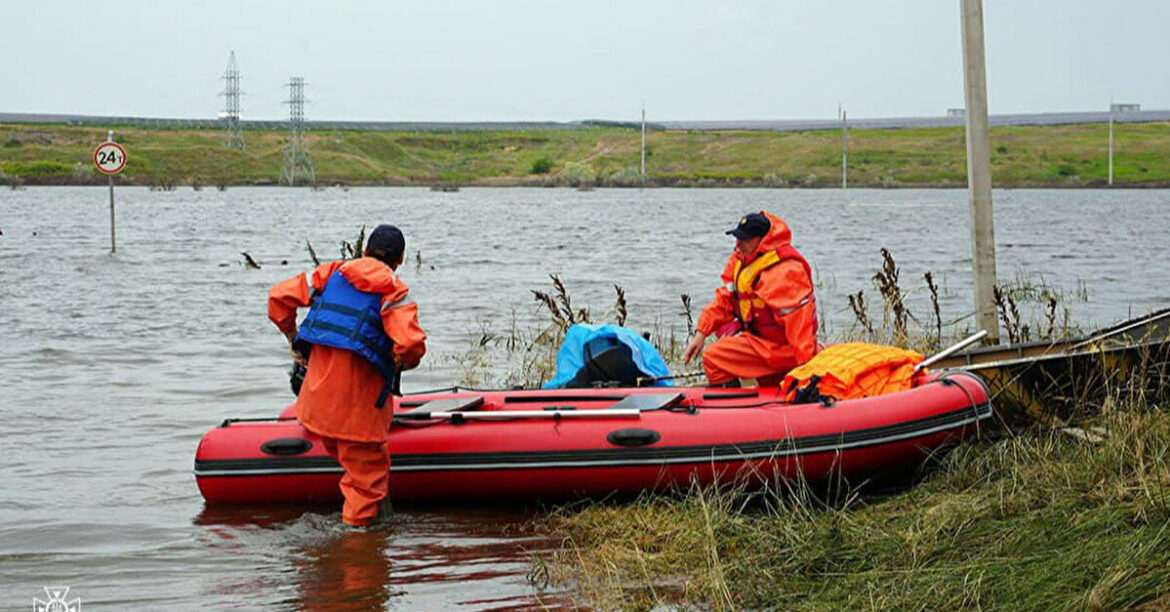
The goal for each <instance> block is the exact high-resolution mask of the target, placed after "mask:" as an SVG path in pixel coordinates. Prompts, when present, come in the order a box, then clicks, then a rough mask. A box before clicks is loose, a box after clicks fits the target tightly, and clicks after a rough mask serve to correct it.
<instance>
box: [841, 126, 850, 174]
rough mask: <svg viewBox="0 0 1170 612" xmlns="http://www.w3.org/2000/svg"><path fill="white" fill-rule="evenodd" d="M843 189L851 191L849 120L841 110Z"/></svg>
mask: <svg viewBox="0 0 1170 612" xmlns="http://www.w3.org/2000/svg"><path fill="white" fill-rule="evenodd" d="M841 189H849V119H848V117H847V114H846V112H845V109H841Z"/></svg>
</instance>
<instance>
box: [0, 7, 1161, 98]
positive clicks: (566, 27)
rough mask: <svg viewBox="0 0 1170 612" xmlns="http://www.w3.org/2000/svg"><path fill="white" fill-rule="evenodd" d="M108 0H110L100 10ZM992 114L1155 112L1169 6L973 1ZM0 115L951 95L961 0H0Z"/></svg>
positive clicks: (956, 92)
mask: <svg viewBox="0 0 1170 612" xmlns="http://www.w3.org/2000/svg"><path fill="white" fill-rule="evenodd" d="M115 7H117V8H115ZM984 12H985V17H986V24H985V27H986V42H987V56H988V89H989V102H990V106H991V112H993V113H1015V112H1043V111H1079V110H1098V109H1099V110H1104V109H1105V108H1107V106H1108V103H1109V100H1110V98H1113V99H1114V100H1116V101H1118V102H1131V101H1132V102H1138V103H1141V104H1142V105H1143V108H1170V35H1168V33H1167V27H1168V26H1170V0H1116V1H1114V2H1104V1H1093V2H1090V1H1087V0H1060V1H1057V0H984ZM0 15H2V19H0V23H2V24H3V37H4V42H5V45H4V46H5V48H6V50H7V52H8V53H7V58H6V60H5V61H3V62H0V111H7V112H45V113H79V114H113V115H145V116H165V117H212V116H215V114H216V113H217V112H218V111H219V110H221V109H222V105H223V99H222V98H220V97H218V96H217V95H216V94H217V93H218V92H219V91H220V90H221V89H222V82H221V81H220V76H221V75H222V73H223V70H224V68H225V66H226V63H227V58H228V52H229V51H230V50H233V49H234V50H235V51H236V55H237V57H238V61H239V65H240V70H241V72H242V74H243V81H242V82H243V87H242V89H243V90H244V92H245V96H244V98H243V101H242V105H241V106H242V108H243V114H244V117H245V118H252V119H278V118H283V117H285V116H287V112H288V111H287V107H285V106H284V105H283V104H282V101H283V100H285V98H286V97H287V90H286V89H285V88H283V87H282V84H283V83H285V82H287V80H288V77H289V76H291V75H297V76H303V77H305V79H306V81H307V83H308V85H307V87H306V96H307V97H308V98H309V101H310V103H309V106H308V108H307V110H306V116H307V118H309V119H347V120H410V121H415V120H557V121H565V120H574V119H585V118H606V119H633V118H635V117H636V116H637V114H638V109H639V106H640V104H641V103H642V101H643V100H644V101H645V103H646V106H647V113H648V117H649V118H650V119H660V120H685V119H695V120H717V119H800V118H824V117H835V116H836V113H837V103H838V102H841V103H843V104H844V105H845V107H846V108H847V109H848V111H849V114H850V116H853V117H888V116H923V115H940V114H943V112H944V111H945V109H946V108H948V107H958V106H962V104H963V81H962V71H961V68H962V64H961V55H962V50H961V41H960V37H959V0H772V1H770V2H768V1H749V0H735V1H734V2H732V1H725V2H714V1H711V2H691V1H686V0H661V1H659V0H654V1H637V0H626V1H625V2H605V1H598V0H589V1H585V0H578V1H575V2H561V1H558V0H531V1H530V0H524V1H509V0H491V1H488V0H483V1H473V0H464V1H461V2H453V1H448V0H418V1H396V2H391V1H384V0H382V1H375V0H368V1H366V2H357V1H354V0H324V1H321V0H317V1H313V2H308V1H299V0H279V1H277V0H273V1H259V0H256V1H250V2H244V1H241V0H235V1H206V2H200V1H198V0H191V1H186V2H176V1H173V0H165V1H163V0H118V1H114V2H94V1H92V0H72V1H66V0H39V1H38V2H17V1H15V0H5V1H4V2H3V4H2V5H0Z"/></svg>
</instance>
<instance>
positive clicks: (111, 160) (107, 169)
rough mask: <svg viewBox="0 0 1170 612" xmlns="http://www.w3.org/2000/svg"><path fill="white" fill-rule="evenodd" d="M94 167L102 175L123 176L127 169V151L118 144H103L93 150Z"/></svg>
mask: <svg viewBox="0 0 1170 612" xmlns="http://www.w3.org/2000/svg"><path fill="white" fill-rule="evenodd" d="M93 165H94V166H96V167H97V170H98V172H101V173H102V174H109V175H111V176H112V175H115V174H121V173H122V170H123V169H124V168H126V149H123V148H122V145H120V144H118V143H116V142H103V143H102V144H100V145H98V146H97V148H96V149H94V150H93Z"/></svg>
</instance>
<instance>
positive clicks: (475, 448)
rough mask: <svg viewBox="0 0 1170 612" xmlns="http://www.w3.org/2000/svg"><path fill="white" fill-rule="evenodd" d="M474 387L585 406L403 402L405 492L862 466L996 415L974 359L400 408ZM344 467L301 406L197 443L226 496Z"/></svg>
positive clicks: (450, 496)
mask: <svg viewBox="0 0 1170 612" xmlns="http://www.w3.org/2000/svg"><path fill="white" fill-rule="evenodd" d="M668 393H677V394H679V396H678V397H677V401H674V402H673V403H672V404H671V405H670V406H667V407H664V408H660V409H655V410H648V411H643V412H636V413H635V414H634V415H632V416H631V415H628V414H622V415H616V414H615V415H612V416H611V415H607V414H606V410H609V409H613V412H615V413H617V412H620V411H619V410H617V407H618V406H617V405H618V403H619V402H620V401H621V400H622V398H624V397H627V396H630V395H647V396H655V395H656V396H658V397H666V396H667V395H666V394H668ZM473 396H478V397H483V399H484V402H483V405H482V407H480V408H479V409H478V410H477V414H479V415H491V414H492V413H493V412H500V411H510V412H512V413H515V411H516V408H517V407H522V408H523V409H524V410H527V411H532V410H550V409H553V410H561V411H565V410H567V409H569V408H572V409H573V410H574V411H575V412H577V413H578V415H580V414H582V413H588V414H587V416H583V417H582V418H513V419H508V420H477V421H470V420H469V421H464V422H462V423H459V422H452V421H451V420H450V419H449V418H448V419H443V420H439V419H422V420H406V419H405V418H403V416H399V417H396V422H398V423H399V425H396V426H395V427H393V428H392V429H391V431H390V434H389V436H388V442H387V446H388V448H389V451H390V455H391V470H390V471H391V477H390V495H391V498H392V499H393V500H395V501H402V502H407V501H475V500H547V501H557V500H566V499H578V498H597V497H603V496H608V495H614V494H635V493H639V492H642V491H647V490H657V491H662V490H669V489H672V488H678V487H687V486H691V485H692V484H694V483H697V484H700V485H710V484H715V483H729V484H730V483H736V484H740V485H743V486H748V487H756V486H763V485H765V484H767V483H769V482H778V481H781V480H786V481H796V480H806V481H810V482H811V481H820V480H824V479H826V478H829V477H842V478H845V479H849V480H853V479H860V478H864V477H865V476H867V475H870V474H873V473H875V472H888V471H891V470H914V469H917V468H918V467H919V466H920V465H921V464H922V462H923V461H924V460H925V459H926V458H927V457H929V456H931V455H932V454H935V453H937V452H938V451H939V450H940V449H943V448H946V447H948V446H950V445H953V444H955V443H957V442H959V441H961V440H962V439H963V438H965V437H968V436H970V435H972V434H974V433H975V432H976V431H977V430H978V428H979V427H980V426H981V423H982V422H983V421H984V420H985V419H987V418H988V417H990V416H991V406H990V403H989V401H988V395H987V392H986V388H985V386H984V384H983V383H982V381H981V380H980V379H979V378H978V377H976V376H974V375H971V374H968V373H965V372H951V373H947V374H945V375H942V376H936V377H934V378H932V379H931V380H930V381H928V382H925V383H924V384H922V385H920V386H918V387H917V388H915V389H911V390H909V391H905V392H902V393H897V394H891V395H886V396H882V397H877V398H866V399H861V400H850V401H842V402H838V403H836V404H834V405H832V406H824V405H821V404H802V405H793V404H786V403H782V402H780V400H779V397H778V393H777V392H775V391H773V390H753V391H747V390H716V389H703V388H688V389H672V390H669V391H664V390H663V389H601V390H578V391H513V392H503V391H501V392H485V393H473V392H467V391H462V392H453V393H440V394H429V395H425V396H411V397H407V398H403V401H402V402H401V404H400V409H399V410H400V412H405V411H407V410H411V409H412V408H413V409H414V410H416V411H417V410H425V408H426V404H425V403H426V402H428V401H433V400H450V399H460V398H468V397H473ZM420 405H421V406H422V407H421V408H418V406H420ZM396 414H398V413H396ZM578 415H573V416H578ZM341 474H342V471H341V468H340V467H339V466H338V464H337V463H336V462H335V461H334V460H333V459H332V458H331V457H329V455H328V454H326V453H325V451H324V447H323V445H322V444H321V441H320V439H319V438H318V437H317V436H316V435H314V434H313V433H312V432H310V431H308V430H306V429H305V428H304V427H303V426H302V425H300V424H299V423H298V422H296V420H295V419H293V418H291V414H289V412H288V411H286V414H285V420H279V421H269V422H231V421H226V422H225V423H224V425H221V426H220V427H217V428H215V429H213V430H211V431H210V432H208V433H207V435H206V436H204V438H203V440H202V441H201V442H200V445H199V448H198V450H197V452H196V458H195V476H196V481H197V482H198V485H199V489H200V491H201V492H202V494H203V496H204V498H205V499H206V500H207V501H208V502H209V503H216V504H219V503H222V504H251V503H298V504H308V503H317V502H327V501H333V500H336V499H338V498H339V496H340V494H339V491H338V480H339V479H340V476H341Z"/></svg>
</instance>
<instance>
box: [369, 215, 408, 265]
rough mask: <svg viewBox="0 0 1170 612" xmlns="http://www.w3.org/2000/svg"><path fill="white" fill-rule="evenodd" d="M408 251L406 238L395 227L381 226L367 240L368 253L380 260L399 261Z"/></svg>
mask: <svg viewBox="0 0 1170 612" xmlns="http://www.w3.org/2000/svg"><path fill="white" fill-rule="evenodd" d="M405 250H406V237H405V236H403V235H402V231H401V230H399V229H398V228H397V227H394V226H393V225H385V224H383V225H379V226H378V227H375V228H374V231H372V232H370V237H369V239H367V240H366V252H367V253H369V254H370V255H373V256H374V257H377V258H378V259H386V260H394V259H398V257H400V256H401V255H402V253H403V252H404V251H405Z"/></svg>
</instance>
